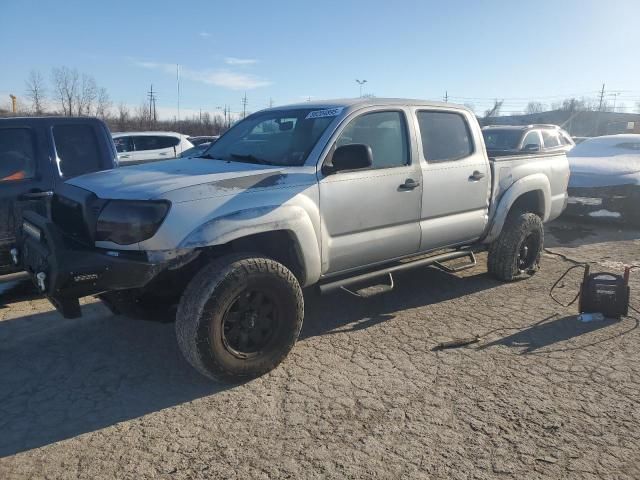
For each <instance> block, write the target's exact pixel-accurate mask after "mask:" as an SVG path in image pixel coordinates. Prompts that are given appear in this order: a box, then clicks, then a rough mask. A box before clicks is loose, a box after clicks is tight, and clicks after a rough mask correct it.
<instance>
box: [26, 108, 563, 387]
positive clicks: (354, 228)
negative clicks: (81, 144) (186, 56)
mask: <svg viewBox="0 0 640 480" xmlns="http://www.w3.org/2000/svg"><path fill="white" fill-rule="evenodd" d="M568 180H569V167H568V163H567V159H566V157H565V155H564V153H560V154H537V155H524V156H523V155H518V156H514V157H500V158H499V159H489V158H488V157H487V153H486V151H485V146H484V142H483V137H482V132H481V130H480V127H479V125H478V122H477V121H476V118H475V116H474V115H473V113H472V112H471V111H469V110H468V109H466V108H464V107H460V106H455V105H451V104H443V103H436V102H426V101H419V100H400V99H377V98H376V99H358V100H338V101H326V102H316V103H304V104H300V105H292V106H285V107H279V108H271V109H268V110H263V111H260V112H257V113H254V114H253V115H250V116H248V117H247V118H246V119H244V120H242V121H241V122H239V123H238V124H237V125H235V126H234V127H233V128H232V129H230V130H229V131H228V132H227V133H225V134H224V135H223V136H222V137H221V138H220V139H219V140H218V141H217V142H216V143H214V144H213V145H212V146H211V147H210V148H209V149H208V150H207V151H206V152H205V153H203V154H201V156H199V157H195V158H186V159H185V158H183V159H178V160H171V161H166V162H159V163H152V164H146V165H139V166H132V167H126V168H120V169H116V170H112V171H106V172H98V173H93V174H88V175H84V176H81V177H78V178H73V179H71V180H69V181H67V182H66V183H65V184H63V185H62V186H61V187H60V188H59V189H58V190H57V192H56V194H55V195H54V197H53V199H52V205H51V217H50V218H44V217H42V216H40V215H38V214H37V213H32V212H27V213H26V214H25V216H24V220H23V228H22V238H21V241H22V243H21V247H20V250H21V255H20V257H21V259H22V262H23V266H24V268H25V269H26V270H27V271H28V272H30V274H31V275H32V277H33V279H34V282H35V283H36V284H37V285H38V287H39V288H40V290H41V291H42V292H43V293H45V294H46V295H47V296H48V298H49V299H50V300H51V301H52V303H53V304H54V305H55V306H56V307H57V308H58V310H60V311H61V313H62V314H63V315H65V316H67V317H75V316H79V315H80V307H79V303H78V298H80V297H83V296H87V295H96V294H98V295H100V298H102V299H103V300H104V302H105V303H106V304H107V306H108V307H110V308H111V309H112V310H113V311H114V312H116V313H118V312H120V313H126V314H128V315H131V316H136V315H139V316H146V317H147V318H148V317H155V318H162V317H166V316H167V312H171V306H172V305H177V312H176V311H175V310H174V316H175V318H176V332H177V337H178V343H179V345H180V348H181V350H182V352H183V353H184V355H185V357H186V358H187V360H188V361H189V362H190V363H191V364H192V365H193V366H194V367H195V368H196V369H198V370H199V371H200V372H202V373H203V374H204V375H207V376H209V377H212V378H217V379H225V380H237V379H238V378H246V377H253V376H257V375H261V374H263V373H265V372H267V371H269V370H271V369H273V368H274V367H275V366H276V365H278V364H279V363H280V362H281V361H282V360H283V359H284V358H285V357H286V356H287V354H288V353H289V351H290V350H291V348H292V347H293V345H294V343H295V342H296V339H297V337H298V333H299V332H300V328H301V326H302V320H303V317H304V304H303V295H302V288H303V287H311V286H314V285H316V286H318V287H319V289H320V290H321V292H323V293H326V292H329V291H332V290H335V289H345V290H347V291H350V292H351V293H354V294H357V295H360V296H368V295H371V294H373V293H379V292H384V291H387V290H389V289H390V288H392V286H393V277H392V275H393V273H394V272H397V271H399V270H405V269H409V268H414V267H419V266H425V265H435V266H438V267H440V268H443V269H446V270H448V271H456V270H459V269H461V268H465V267H468V266H472V265H474V264H475V256H474V254H475V253H478V252H479V251H482V250H488V251H489V253H488V270H489V273H490V274H492V275H493V276H495V277H497V278H499V279H501V280H504V281H510V280H513V279H515V278H517V277H521V276H527V275H530V274H532V273H533V272H534V271H535V270H536V269H537V268H538V263H539V259H540V253H541V250H542V246H543V236H544V232H543V225H542V224H543V222H546V221H549V220H552V219H554V218H556V217H557V216H559V215H560V213H561V212H562V211H563V209H564V208H565V206H566V202H567V194H566V189H567V182H568ZM456 259H457V260H456ZM452 261H454V264H453V265H452V263H451V262H452Z"/></svg>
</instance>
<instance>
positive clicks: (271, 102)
mask: <svg viewBox="0 0 640 480" xmlns="http://www.w3.org/2000/svg"><path fill="white" fill-rule="evenodd" d="M269 108H273V98H271V97H269Z"/></svg>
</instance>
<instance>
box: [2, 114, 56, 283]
mask: <svg viewBox="0 0 640 480" xmlns="http://www.w3.org/2000/svg"><path fill="white" fill-rule="evenodd" d="M47 139H48V136H47V131H46V128H44V127H43V126H39V127H36V126H31V125H28V124H24V125H20V124H15V123H12V125H11V126H10V127H7V128H3V127H0V274H5V273H9V272H11V271H15V268H14V267H13V262H12V261H11V255H10V250H11V248H13V247H14V246H15V241H16V233H17V231H18V228H19V227H20V218H21V212H22V211H23V210H36V211H37V212H38V213H40V214H42V215H46V214H47V207H46V205H47V204H46V200H47V198H48V197H49V195H50V192H51V191H52V190H53V187H54V181H53V175H52V166H51V162H50V158H51V150H50V144H49V143H48V142H47Z"/></svg>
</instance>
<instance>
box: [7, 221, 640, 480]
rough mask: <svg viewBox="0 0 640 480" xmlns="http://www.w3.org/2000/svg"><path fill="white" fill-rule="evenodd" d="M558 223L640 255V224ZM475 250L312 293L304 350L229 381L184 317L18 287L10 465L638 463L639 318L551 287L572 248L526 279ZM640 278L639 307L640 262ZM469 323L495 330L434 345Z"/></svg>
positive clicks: (88, 474) (187, 474) (526, 474)
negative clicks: (467, 258)
mask: <svg viewBox="0 0 640 480" xmlns="http://www.w3.org/2000/svg"><path fill="white" fill-rule="evenodd" d="M547 233H548V242H547V245H548V246H549V248H550V249H551V250H553V251H554V252H558V253H562V254H565V255H568V256H569V257H571V258H574V259H576V260H580V261H591V262H599V263H600V264H601V267H602V268H603V269H606V270H613V269H616V268H619V267H620V265H621V263H620V262H629V263H630V262H635V263H640V232H638V231H629V230H627V231H619V230H617V229H616V228H612V227H603V226H595V225H587V226H584V225H577V224H567V223H557V224H555V225H554V224H552V225H551V226H549V227H548V228H547ZM479 259H480V262H479V265H478V266H477V267H476V268H474V269H472V270H467V271H465V272H463V273H461V274H458V275H449V274H446V273H443V272H440V271H438V270H435V269H432V268H425V269H420V270H417V271H414V272H410V273H406V274H402V275H397V276H396V289H395V290H394V291H393V292H391V293H389V294H386V295H383V296H379V297H375V298H371V299H368V300H360V299H357V298H354V297H351V296H349V295H347V294H344V293H336V294H332V295H330V296H327V297H324V298H320V297H319V296H317V295H316V294H314V293H312V292H307V294H306V302H307V319H306V320H305V326H304V328H303V332H302V335H301V339H300V341H299V342H298V344H297V345H296V347H295V349H294V350H293V352H292V353H291V355H290V356H289V358H288V359H287V360H286V361H285V362H284V363H283V364H282V365H281V366H280V367H279V368H278V369H276V370H275V371H274V372H272V373H271V374H269V375H266V376H264V377H262V378H260V379H257V380H254V381H252V382H249V383H246V384H243V385H240V386H234V387H228V386H225V385H219V384H214V383H211V382H209V381H207V380H206V379H204V378H203V377H200V376H199V375H198V374H197V373H195V372H194V371H193V370H192V369H191V368H190V367H189V366H188V365H187V363H186V362H185V361H184V360H183V359H182V358H181V356H180V353H179V351H178V349H177V345H176V340H175V337H174V332H173V325H167V324H155V323H148V322H142V321H135V320H130V319H127V318H125V317H114V316H112V315H110V314H109V313H108V312H107V310H106V309H105V308H104V307H103V306H102V305H101V304H100V303H98V302H95V301H88V302H87V303H86V305H85V306H84V307H83V308H84V311H85V317H84V318H82V319H78V320H63V319H62V318H60V317H59V316H58V315H57V314H56V313H55V312H52V308H51V307H50V305H49V304H48V303H47V302H46V301H45V300H42V299H39V298H37V297H34V296H33V295H32V292H31V289H30V288H29V286H28V284H25V283H20V282H13V283H10V284H5V285H4V289H5V291H4V293H3V294H2V296H1V297H0V303H2V304H3V307H2V308H0V479H3V480H4V479H27V478H29V479H30V478H131V479H140V478H166V479H169V478H171V479H184V478H218V477H220V478H239V479H244V478H403V477H405V478H527V479H535V478H554V479H561V478H587V479H589V478H607V479H612V478H613V479H618V478H620V479H622V478H629V479H637V478H640V448H638V445H639V444H640V408H639V403H640V384H639V375H638V374H639V373H640V372H639V371H640V341H639V340H640V330H639V329H638V328H637V327H638V318H640V316H638V315H636V314H634V317H633V318H625V319H622V320H620V321H608V320H607V321H602V322H592V323H580V322H578V321H577V319H576V317H575V316H574V315H575V312H576V310H575V307H570V308H563V307H561V306H558V305H556V304H555V303H553V302H552V301H551V300H550V298H549V296H548V290H549V287H550V286H551V284H552V283H553V282H554V281H555V279H556V278H558V277H559V276H560V274H561V273H563V272H564V270H566V268H567V267H568V266H570V263H568V262H566V261H565V260H562V259H561V258H560V257H557V256H552V255H545V257H544V259H543V265H542V270H541V272H539V274H537V275H536V276H534V277H533V278H531V279H529V280H527V281H523V282H517V283H512V284H501V283H498V282H496V281H494V280H492V279H490V278H489V277H488V276H487V274H486V268H485V265H484V263H485V262H484V259H485V258H484V256H482V257H480V258H479ZM579 277H580V274H579V273H577V272H576V275H574V276H572V277H570V278H569V279H567V281H566V282H565V283H564V285H565V287H564V288H563V289H561V290H559V291H558V296H560V297H562V298H563V299H570V298H571V297H572V293H574V292H575V290H573V289H574V288H575V287H576V286H577V282H578V280H579ZM632 288H633V289H634V290H635V292H636V295H635V300H634V302H635V304H636V305H637V306H640V271H638V272H636V274H635V278H634V279H633V283H632ZM469 335H480V336H481V338H480V342H479V343H477V344H474V345H470V346H467V347H464V348H457V349H450V350H442V351H434V347H435V346H436V345H437V343H438V342H440V341H443V340H449V339H452V338H455V337H465V336H469Z"/></svg>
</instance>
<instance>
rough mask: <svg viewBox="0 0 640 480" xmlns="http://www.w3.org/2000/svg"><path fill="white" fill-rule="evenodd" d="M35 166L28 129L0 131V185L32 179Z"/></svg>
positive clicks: (30, 135)
mask: <svg viewBox="0 0 640 480" xmlns="http://www.w3.org/2000/svg"><path fill="white" fill-rule="evenodd" d="M35 166H36V154H35V148H34V138H33V132H32V131H31V130H29V129H28V128H2V129H0V183H3V182H15V181H18V180H24V179H27V178H33V176H34V175H35V170H36V168H35Z"/></svg>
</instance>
